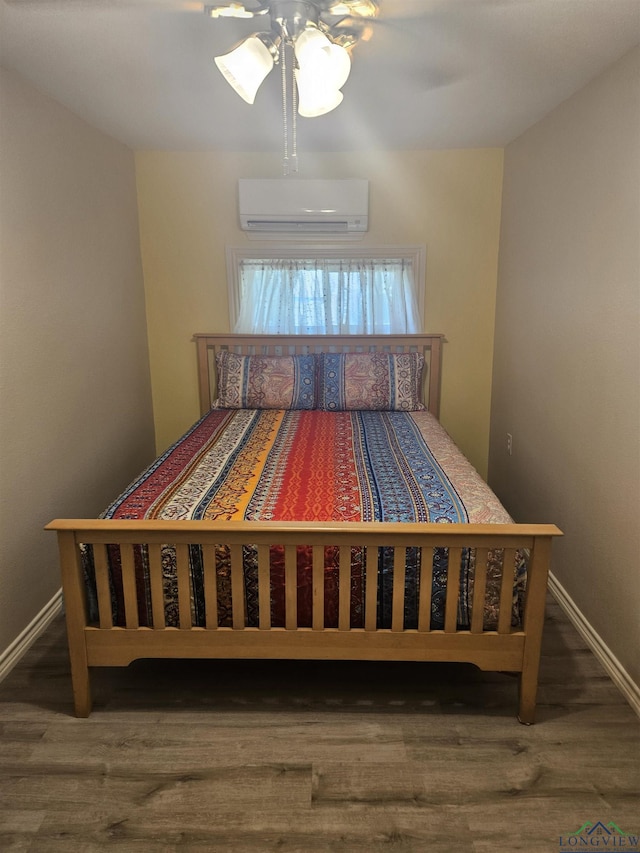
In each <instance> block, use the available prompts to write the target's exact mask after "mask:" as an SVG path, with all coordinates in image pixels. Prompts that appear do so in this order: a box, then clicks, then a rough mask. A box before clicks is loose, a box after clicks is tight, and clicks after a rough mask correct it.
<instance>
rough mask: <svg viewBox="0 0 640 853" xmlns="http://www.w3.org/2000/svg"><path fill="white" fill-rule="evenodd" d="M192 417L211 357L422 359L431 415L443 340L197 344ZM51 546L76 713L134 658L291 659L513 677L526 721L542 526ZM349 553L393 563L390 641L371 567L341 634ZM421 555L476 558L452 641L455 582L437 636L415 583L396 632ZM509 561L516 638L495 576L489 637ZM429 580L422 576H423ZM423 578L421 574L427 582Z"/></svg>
mask: <svg viewBox="0 0 640 853" xmlns="http://www.w3.org/2000/svg"><path fill="white" fill-rule="evenodd" d="M195 342H196V345H197V354H198V377H199V392H200V407H201V412H202V413H205V412H207V411H208V410H209V408H210V406H211V402H212V400H213V399H215V394H216V385H215V354H216V352H218V351H219V350H220V349H232V350H233V351H235V352H240V353H270V354H283V353H284V354H286V353H290V352H297V353H300V352H319V351H327V350H328V349H330V350H333V351H354V350H359V351H363V350H364V351H371V350H374V349H384V350H387V351H393V352H402V351H410V350H418V351H420V352H423V353H424V354H425V358H426V363H427V370H426V371H425V376H426V378H425V389H424V391H425V396H424V400H425V403H426V405H427V407H428V408H429V410H430V411H431V412H432V413H433V414H434V415H436V416H437V415H438V412H439V399H440V368H441V348H442V342H443V336H442V335H392V336H389V335H385V336H349V337H348V338H345V337H332V336H322V337H308V336H304V337H301V336H296V337H290V338H289V337H282V336H263V335H228V334H227V335H204V334H198V335H195ZM47 529H48V530H55V531H57V534H58V543H59V551H60V563H61V570H62V585H63V592H64V600H65V609H66V621H67V633H68V639H69V650H70V657H71V675H72V683H73V695H74V702H75V712H76V715H77V716H79V717H86V716H88V715H89V713H90V712H91V688H90V675H89V670H90V668H91V667H99V666H127V665H128V664H129V663H131V662H132V661H133V660H136V659H137V658H280V659H282V658H288V659H326V660H384V661H393V660H397V661H449V662H451V661H456V662H468V663H472V664H475V665H476V666H478V667H480V668H481V669H484V670H498V671H508V672H515V673H518V674H519V711H518V719H519V720H520V722H522V723H526V724H531V723H532V722H533V719H534V712H535V702H536V692H537V682H538V668H539V661H540V646H541V639H542V629H543V622H544V611H545V597H546V590H547V576H548V570H549V561H550V550H551V542H552V538H553V537H554V536H558V535H561V533H560V531H559V530H558V528H557V527H555V526H554V525H551V524H505V525H501V524H488V525H479V524H446V525H443V524H418V523H412V524H408V523H407V524H405V523H376V522H364V523H319V522H314V523H309V522H288V523H276V522H208V521H162V520H149V521H116V520H86V519H57V520H55V521H52V522H51V523H50V524H48V525H47ZM114 544H117V545H119V546H120V548H121V557H122V575H123V587H124V602H125V625H124V627H116V626H114V625H113V621H112V612H111V595H110V588H109V576H108V564H107V548H106V546H107V545H114ZM141 544H144V545H146V546H147V547H148V553H149V572H150V590H151V602H152V611H153V614H154V622H153V626H152V627H141V626H140V625H139V624H138V616H137V614H138V608H137V597H136V596H137V592H136V583H135V569H134V547H135V546H136V545H141ZM163 544H170V545H174V546H175V549H176V555H177V556H176V559H177V576H178V606H179V627H177V628H175V627H166V626H165V621H164V618H165V617H164V607H163V589H162V564H161V548H162V545H163ZM194 544H198V545H200V546H201V547H202V550H203V559H204V595H205V600H206V624H205V627H194V626H192V622H191V618H192V617H191V607H190V577H189V558H188V548H189V545H194ZM249 544H250V545H253V546H257V550H258V591H259V626H258V627H257V628H249V627H246V626H245V600H244V579H243V566H242V546H243V545H249ZM82 545H91V546H92V547H93V550H94V561H95V569H96V586H97V597H98V610H99V624H97V625H95V624H91V623H90V621H89V618H88V611H87V601H86V595H85V582H84V575H83V568H82V561H81V546H82ZM220 545H226V546H229V548H230V553H231V595H232V609H233V622H232V627H219V626H218V619H217V611H218V608H217V590H216V563H215V549H216V546H220ZM273 545H282V546H283V547H284V550H285V612H286V615H285V627H284V628H276V627H271V622H270V620H271V616H270V588H269V547H270V546H273ZM300 545H305V546H311V549H312V554H313V569H312V572H313V604H312V627H310V628H308V627H304V628H303V627H299V626H298V623H297V599H296V547H297V546H300ZM327 545H334V546H339V548H340V567H339V590H338V595H339V622H338V627H337V628H325V627H324V548H325V546H327ZM352 546H358V547H365V548H375V549H377V548H380V547H382V546H385V547H391V548H393V549H394V558H393V559H394V571H393V605H392V608H393V610H392V623H391V628H390V629H380V628H377V626H376V589H377V583H376V581H377V560H369V561H367V568H366V572H367V581H369V575H372V577H371V582H367V583H366V597H365V617H364V628H351V627H350V623H349V619H350V612H349V588H350V552H351V547H352ZM408 547H416V548H421V549H422V556H423V559H422V566H423V567H424V566H427V567H431V565H432V558H431V557H432V549H433V548H441V547H446V548H449V549H450V550H449V565H454V566H456V565H460V556H461V551H462V549H463V548H476V549H477V552H476V554H477V559H476V581H475V584H474V594H473V605H474V606H473V610H472V614H473V615H472V623H471V625H470V628H469V630H458V628H457V625H456V608H457V598H458V590H457V586H458V583H459V577H458V576H457V575H456V572H451V573H450V574H449V578H448V580H447V597H446V606H445V624H444V629H443V630H432V629H431V628H430V609H431V578H430V577H427V576H423V578H422V582H421V584H420V593H419V613H418V625H417V628H416V629H412V630H408V629H405V628H404V624H403V613H404V579H405V549H406V548H408ZM498 548H500V549H505V551H504V554H505V564H507V562H506V561H507V560H510V561H511V562H509V563H508V564H509V565H513V559H512V558H515V553H516V551H517V550H518V549H527V550H528V551H529V554H530V557H529V562H528V575H527V589H526V596H525V604H524V620H523V625H522V627H518V628H513V627H512V626H511V601H512V592H513V589H512V585H513V577H512V576H510V573H509V572H505V573H504V578H503V581H502V586H501V596H500V609H499V620H498V626H497V630H492V631H487V630H484V629H483V625H482V601H483V599H484V592H485V583H486V563H487V552H488V551H489V550H490V549H498ZM428 571H429V572H430V568H429V570H428ZM423 574H424V570H423Z"/></svg>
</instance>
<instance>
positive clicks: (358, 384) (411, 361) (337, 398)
mask: <svg viewBox="0 0 640 853" xmlns="http://www.w3.org/2000/svg"><path fill="white" fill-rule="evenodd" d="M319 360H320V362H319V364H320V367H319V377H318V408H319V409H324V410H325V411H349V410H352V409H361V410H362V409H363V410H378V411H387V412H396V411H402V412H411V411H418V410H421V409H424V406H423V405H422V403H421V402H420V384H421V377H422V370H423V367H424V356H423V355H422V353H417V352H409V353H386V352H371V353H323V354H321V355H320V356H319Z"/></svg>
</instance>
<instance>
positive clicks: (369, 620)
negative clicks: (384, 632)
mask: <svg viewBox="0 0 640 853" xmlns="http://www.w3.org/2000/svg"><path fill="white" fill-rule="evenodd" d="M364 565H365V604H364V627H365V631H375V630H376V624H377V619H376V616H377V613H376V610H377V606H378V552H377V550H376V549H375V548H365V549H364Z"/></svg>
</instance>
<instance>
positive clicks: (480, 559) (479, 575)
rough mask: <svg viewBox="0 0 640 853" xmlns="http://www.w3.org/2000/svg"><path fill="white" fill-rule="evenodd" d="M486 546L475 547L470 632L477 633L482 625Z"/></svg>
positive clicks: (487, 550)
mask: <svg viewBox="0 0 640 853" xmlns="http://www.w3.org/2000/svg"><path fill="white" fill-rule="evenodd" d="M488 561H489V549H488V548H476V566H475V574H474V579H473V602H472V605H471V633H472V634H479V633H480V632H481V631H482V628H483V625H484V598H485V594H486V591H487V564H488Z"/></svg>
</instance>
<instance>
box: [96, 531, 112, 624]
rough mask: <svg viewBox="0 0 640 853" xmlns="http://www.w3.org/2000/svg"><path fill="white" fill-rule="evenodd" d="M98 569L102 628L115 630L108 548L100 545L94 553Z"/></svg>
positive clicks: (97, 577)
mask: <svg viewBox="0 0 640 853" xmlns="http://www.w3.org/2000/svg"><path fill="white" fill-rule="evenodd" d="M93 560H94V564H95V569H96V592H97V595H98V616H99V619H100V627H101V628H113V610H112V606H111V589H110V587H109V566H108V563H107V546H106V545H98V546H97V547H96V548H94V551H93Z"/></svg>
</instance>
